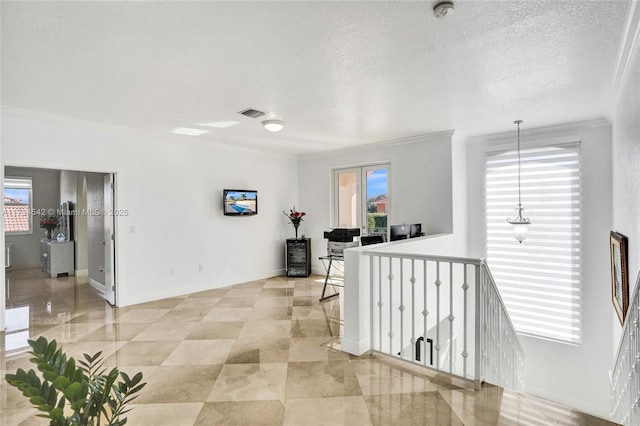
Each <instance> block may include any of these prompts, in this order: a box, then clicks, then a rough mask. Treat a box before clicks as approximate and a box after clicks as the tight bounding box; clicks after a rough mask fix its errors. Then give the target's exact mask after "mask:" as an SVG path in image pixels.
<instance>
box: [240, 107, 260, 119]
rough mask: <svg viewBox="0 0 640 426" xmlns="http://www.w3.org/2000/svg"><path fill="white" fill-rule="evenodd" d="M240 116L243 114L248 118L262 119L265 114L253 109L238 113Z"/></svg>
mask: <svg viewBox="0 0 640 426" xmlns="http://www.w3.org/2000/svg"><path fill="white" fill-rule="evenodd" d="M238 114H242V115H244V116H246V117H251V118H258V117H262V116H263V115H264V112H262V111H258V110H257V109H253V108H247V109H245V110H242V111H238Z"/></svg>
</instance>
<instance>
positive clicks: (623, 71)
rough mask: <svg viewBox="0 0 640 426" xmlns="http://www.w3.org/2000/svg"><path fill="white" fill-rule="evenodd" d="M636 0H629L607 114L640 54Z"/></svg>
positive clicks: (639, 13)
mask: <svg viewBox="0 0 640 426" xmlns="http://www.w3.org/2000/svg"><path fill="white" fill-rule="evenodd" d="M638 3H640V2H638V1H637V0H629V9H628V11H627V19H626V21H625V24H624V32H623V33H622V43H621V45H620V50H619V52H618V60H617V61H616V68H615V71H614V74H613V82H612V85H611V96H610V99H609V116H610V117H611V116H613V115H614V114H615V112H616V110H617V108H618V105H619V103H620V98H621V97H622V95H623V94H624V88H625V86H626V83H627V80H628V79H629V74H630V70H631V68H632V67H633V66H634V65H635V64H636V61H637V60H638V59H639V58H638V55H640V53H639V51H640V6H639V5H638Z"/></svg>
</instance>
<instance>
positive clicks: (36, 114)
mask: <svg viewBox="0 0 640 426" xmlns="http://www.w3.org/2000/svg"><path fill="white" fill-rule="evenodd" d="M0 113H1V114H8V115H14V116H16V117H29V118H33V119H36V120H46V121H52V122H56V123H63V124H68V125H71V126H82V127H87V128H93V129H95V130H97V131H104V132H123V133H128V134H131V135H134V136H139V137H141V138H142V137H144V138H146V139H154V140H156V141H157V140H161V141H164V142H167V143H175V144H184V141H185V138H189V142H190V143H191V144H199V145H202V146H208V147H211V146H218V147H220V148H224V149H229V150H232V151H240V152H249V153H258V154H260V155H269V156H273V157H282V158H292V159H296V155H294V154H287V153H274V152H270V151H266V150H262V149H259V148H252V147H243V146H237V145H234V144H232V143H225V142H221V141H218V140H216V141H214V140H211V139H203V138H198V137H190V136H180V135H173V134H170V133H165V132H160V131H153V130H144V129H138V128H135V127H128V126H122V125H117V124H110V123H104V122H100V121H90V120H84V119H81V118H76V117H70V116H66V115H57V114H52V113H48V112H41V111H34V110H30V109H23V108H16V107H11V106H6V105H0Z"/></svg>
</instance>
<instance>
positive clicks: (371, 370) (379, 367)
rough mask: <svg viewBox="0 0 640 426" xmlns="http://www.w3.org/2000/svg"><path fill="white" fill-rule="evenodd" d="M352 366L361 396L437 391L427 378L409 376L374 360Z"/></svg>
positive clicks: (358, 362)
mask: <svg viewBox="0 0 640 426" xmlns="http://www.w3.org/2000/svg"><path fill="white" fill-rule="evenodd" d="M352 365H353V368H354V371H355V374H356V377H357V378H358V383H359V384H360V389H361V390H362V394H363V395H377V394H397V393H412V392H431V391H437V390H439V387H438V386H437V385H435V384H433V383H431V381H430V380H429V378H428V377H427V376H420V375H416V374H411V373H409V372H407V371H406V370H403V369H399V368H395V367H393V366H390V365H387V364H383V363H380V362H378V361H376V360H354V361H352Z"/></svg>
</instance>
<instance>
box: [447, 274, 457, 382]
mask: <svg viewBox="0 0 640 426" xmlns="http://www.w3.org/2000/svg"><path fill="white" fill-rule="evenodd" d="M454 319H455V316H454V315H453V262H449V317H448V320H449V373H453V358H454V357H455V356H456V353H455V352H454V344H453V320H454Z"/></svg>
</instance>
